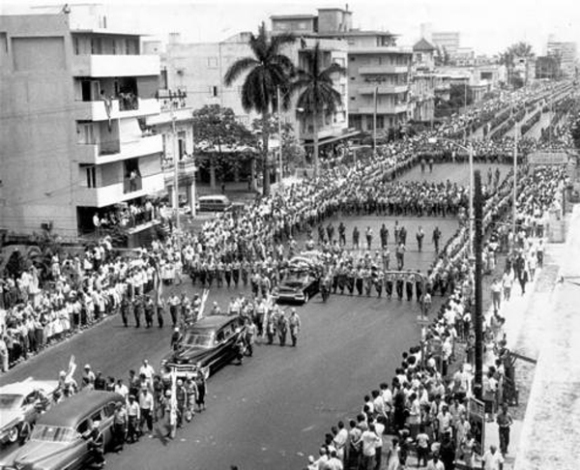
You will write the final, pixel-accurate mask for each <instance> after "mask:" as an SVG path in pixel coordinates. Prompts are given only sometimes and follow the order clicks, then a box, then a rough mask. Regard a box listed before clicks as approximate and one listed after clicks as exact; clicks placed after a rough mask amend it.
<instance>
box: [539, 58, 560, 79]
mask: <svg viewBox="0 0 580 470" xmlns="http://www.w3.org/2000/svg"><path fill="white" fill-rule="evenodd" d="M560 75H561V70H560V61H559V60H558V58H557V57H554V56H540V57H538V58H537V59H536V79H538V80H558V79H559V78H560Z"/></svg>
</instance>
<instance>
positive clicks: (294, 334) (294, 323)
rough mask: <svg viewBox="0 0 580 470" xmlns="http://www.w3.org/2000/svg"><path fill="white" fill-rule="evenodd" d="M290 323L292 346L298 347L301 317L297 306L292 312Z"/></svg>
mask: <svg viewBox="0 0 580 470" xmlns="http://www.w3.org/2000/svg"><path fill="white" fill-rule="evenodd" d="M288 324H289V325H290V338H291V339H292V346H294V347H296V343H297V341H298V333H299V331H300V317H299V316H298V314H297V313H296V309H295V308H293V309H292V312H291V313H290V318H289V319H288Z"/></svg>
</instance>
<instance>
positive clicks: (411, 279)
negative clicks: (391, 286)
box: [405, 270, 415, 302]
mask: <svg viewBox="0 0 580 470" xmlns="http://www.w3.org/2000/svg"><path fill="white" fill-rule="evenodd" d="M414 287H415V276H414V275H413V274H412V273H411V270H409V271H408V274H407V276H406V278H405V291H406V293H407V301H408V302H410V301H411V300H412V299H413V288H414Z"/></svg>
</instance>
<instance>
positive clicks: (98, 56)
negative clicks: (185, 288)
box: [0, 6, 164, 236]
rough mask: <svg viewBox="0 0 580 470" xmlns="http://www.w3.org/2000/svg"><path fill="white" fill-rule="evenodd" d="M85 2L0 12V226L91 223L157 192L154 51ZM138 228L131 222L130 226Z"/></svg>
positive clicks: (83, 228) (69, 227) (25, 229)
mask: <svg viewBox="0 0 580 470" xmlns="http://www.w3.org/2000/svg"><path fill="white" fill-rule="evenodd" d="M106 20H107V18H106V15H104V14H102V13H101V12H100V10H95V8H94V6H92V7H91V8H90V9H89V10H88V13H87V9H83V7H81V6H79V7H75V6H71V7H69V11H61V12H60V13H51V14H27V15H13V16H10V15H5V16H0V63H1V64H2V66H1V67H0V96H1V105H0V121H1V122H2V126H0V141H1V142H2V145H1V146H0V168H1V180H2V187H1V189H0V226H1V227H2V228H4V229H8V230H12V231H16V232H19V233H31V232H37V231H40V230H41V227H44V228H51V229H52V230H53V231H55V232H57V233H60V234H65V235H73V236H74V235H77V234H79V233H84V232H87V231H90V230H94V228H95V227H94V225H93V218H94V216H95V214H97V215H98V217H100V218H107V213H108V212H110V211H113V210H115V207H116V205H118V204H120V203H125V204H131V205H140V204H143V200H144V197H145V196H146V195H149V194H152V193H156V192H158V191H160V190H162V189H163V187H164V184H163V174H162V173H161V163H160V155H161V152H162V150H163V142H162V137H161V136H160V135H153V134H151V133H149V132H147V130H146V129H145V127H144V120H145V118H146V117H148V116H154V115H157V114H159V112H160V105H159V102H158V100H157V99H156V92H157V89H158V77H159V58H158V57H157V56H153V55H142V54H141V50H140V43H139V41H140V36H139V35H138V34H134V33H127V32H124V31H122V30H112V29H109V28H107V22H106ZM134 230H138V228H134Z"/></svg>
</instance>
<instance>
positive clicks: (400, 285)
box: [396, 273, 405, 300]
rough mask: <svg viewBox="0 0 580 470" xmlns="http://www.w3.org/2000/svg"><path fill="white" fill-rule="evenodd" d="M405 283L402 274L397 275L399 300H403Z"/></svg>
mask: <svg viewBox="0 0 580 470" xmlns="http://www.w3.org/2000/svg"><path fill="white" fill-rule="evenodd" d="M404 283H405V281H404V279H403V275H402V274H400V273H399V274H397V280H396V289H397V298H398V299H399V300H403V285H404Z"/></svg>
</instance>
